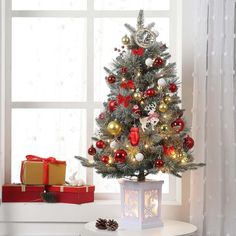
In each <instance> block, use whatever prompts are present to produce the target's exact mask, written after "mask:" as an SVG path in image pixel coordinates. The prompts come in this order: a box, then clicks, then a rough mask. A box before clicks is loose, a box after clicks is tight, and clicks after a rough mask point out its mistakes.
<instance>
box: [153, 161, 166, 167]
mask: <svg viewBox="0 0 236 236" xmlns="http://www.w3.org/2000/svg"><path fill="white" fill-rule="evenodd" d="M164 164H165V162H164V161H163V160H162V159H157V160H156V163H155V166H156V167H157V168H161V167H163V166H164Z"/></svg>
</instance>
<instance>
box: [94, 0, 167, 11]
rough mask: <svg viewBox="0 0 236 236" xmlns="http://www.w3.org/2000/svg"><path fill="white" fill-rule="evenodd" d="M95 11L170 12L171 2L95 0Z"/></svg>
mask: <svg viewBox="0 0 236 236" xmlns="http://www.w3.org/2000/svg"><path fill="white" fill-rule="evenodd" d="M94 8H95V10H139V9H143V10H168V9H169V0H164V1H163V0H135V2H134V1H133V0H120V1H114V0H94Z"/></svg>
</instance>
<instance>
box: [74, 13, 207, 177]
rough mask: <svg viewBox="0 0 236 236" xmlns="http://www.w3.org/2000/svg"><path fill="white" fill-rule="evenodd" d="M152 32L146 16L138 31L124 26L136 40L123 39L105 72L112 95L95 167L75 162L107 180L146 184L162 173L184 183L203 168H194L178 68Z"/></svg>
mask: <svg viewBox="0 0 236 236" xmlns="http://www.w3.org/2000/svg"><path fill="white" fill-rule="evenodd" d="M153 26H154V23H151V24H149V25H147V26H146V27H145V26H144V17H143V11H142V10H141V11H140V12H139V16H138V19H137V29H135V28H134V27H132V26H131V25H129V24H125V27H126V28H127V29H128V30H129V31H130V32H131V35H130V37H128V36H127V35H125V36H124V37H123V38H122V43H123V44H124V46H122V48H123V49H124V50H122V51H121V52H120V53H119V56H118V57H117V58H116V59H115V60H114V61H113V68H111V69H108V68H106V67H105V68H104V69H105V71H106V72H107V77H106V82H107V84H108V86H109V88H110V94H109V95H108V101H107V102H105V103H104V111H103V112H102V113H101V114H100V115H99V117H98V118H97V119H96V121H97V124H98V126H99V134H98V137H96V138H93V140H94V141H95V142H96V148H95V147H94V146H91V147H90V148H89V149H88V153H89V154H90V155H92V156H93V161H91V160H88V159H86V158H83V157H76V158H78V159H79V160H81V162H82V165H84V166H86V167H95V168H96V170H97V173H100V174H102V176H103V177H111V178H121V177H134V176H135V177H137V179H138V181H144V180H145V177H146V176H147V175H148V174H157V173H158V172H159V171H161V172H164V173H170V174H173V175H175V176H178V177H181V174H180V173H181V172H184V171H186V170H190V169H196V168H197V167H199V166H203V165H204V164H202V163H200V164H195V163H193V156H192V154H191V149H192V147H193V146H194V140H193V139H192V138H191V137H190V136H189V135H188V132H189V129H188V128H187V127H186V121H185V120H184V118H183V112H184V110H183V109H181V108H180V106H179V104H180V102H181V101H180V98H179V96H178V86H179V82H178V78H177V77H176V69H175V67H176V65H175V63H170V62H169V61H168V60H169V59H170V57H171V55H170V54H169V52H168V51H167V47H166V45H165V44H163V43H162V42H157V41H156V38H157V36H158V33H157V32H155V31H152V28H153ZM125 46H126V48H125ZM115 50H116V51H120V50H117V49H115Z"/></svg>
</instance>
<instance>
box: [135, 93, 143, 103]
mask: <svg viewBox="0 0 236 236" xmlns="http://www.w3.org/2000/svg"><path fill="white" fill-rule="evenodd" d="M133 96H134V99H135V100H136V101H141V100H142V93H141V92H135V93H134V95H133Z"/></svg>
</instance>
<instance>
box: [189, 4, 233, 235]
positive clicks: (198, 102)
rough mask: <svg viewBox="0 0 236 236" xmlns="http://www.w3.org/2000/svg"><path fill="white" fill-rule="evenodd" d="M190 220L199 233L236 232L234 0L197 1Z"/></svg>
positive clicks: (228, 233) (223, 233)
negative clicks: (200, 164)
mask: <svg viewBox="0 0 236 236" xmlns="http://www.w3.org/2000/svg"><path fill="white" fill-rule="evenodd" d="M195 4H196V7H195V10H196V16H195V20H196V35H195V42H194V44H195V68H194V96H193V133H194V136H195V141H196V145H195V151H194V155H195V158H196V161H200V162H205V163H206V167H204V168H202V169H201V170H199V171H195V172H192V173H191V181H192V182H191V198H190V199H191V209H190V220H191V222H192V223H193V224H195V225H196V226H197V227H198V233H197V234H196V235H198V236H208V235H212V236H235V235H236V156H235V154H236V113H235V112H236V111H235V106H236V81H235V80H236V75H235V70H236V39H235V34H236V17H235V14H236V2H235V0H214V1H213V0H197V1H195Z"/></svg>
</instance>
